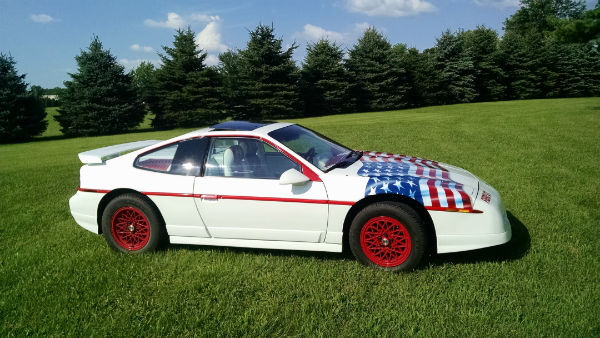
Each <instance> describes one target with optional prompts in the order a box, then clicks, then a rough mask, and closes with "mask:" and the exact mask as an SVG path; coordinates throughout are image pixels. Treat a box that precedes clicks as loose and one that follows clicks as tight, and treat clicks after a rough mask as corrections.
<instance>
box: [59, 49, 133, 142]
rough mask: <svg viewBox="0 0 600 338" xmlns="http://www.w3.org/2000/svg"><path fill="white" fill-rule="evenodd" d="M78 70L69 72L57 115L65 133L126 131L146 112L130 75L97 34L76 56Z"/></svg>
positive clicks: (94, 133) (101, 133) (84, 133)
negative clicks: (69, 79) (105, 48)
mask: <svg viewBox="0 0 600 338" xmlns="http://www.w3.org/2000/svg"><path fill="white" fill-rule="evenodd" d="M75 60H76V61H77V65H78V72H77V73H74V74H69V75H70V76H71V79H72V80H71V81H66V82H65V83H64V84H65V87H66V89H65V91H64V93H63V95H62V96H61V102H62V106H61V108H60V109H59V110H58V112H59V115H57V116H56V117H55V119H56V120H57V121H58V123H59V124H60V126H61V130H62V132H63V134H65V135H69V136H76V135H103V134H113V133H119V132H124V131H126V130H128V129H130V128H132V127H135V126H137V125H138V124H140V122H141V121H142V119H143V118H144V111H143V109H142V107H141V104H140V102H139V100H138V98H137V95H136V91H135V88H134V87H133V86H132V84H131V77H130V76H129V75H127V74H125V73H124V69H123V66H121V65H120V64H118V63H117V60H116V58H115V57H114V56H113V55H112V54H111V53H110V51H108V50H104V49H102V43H101V42H100V40H99V39H98V37H94V39H93V40H92V42H91V43H90V46H89V47H88V49H87V50H86V51H82V52H81V54H80V55H78V56H76V57H75Z"/></svg>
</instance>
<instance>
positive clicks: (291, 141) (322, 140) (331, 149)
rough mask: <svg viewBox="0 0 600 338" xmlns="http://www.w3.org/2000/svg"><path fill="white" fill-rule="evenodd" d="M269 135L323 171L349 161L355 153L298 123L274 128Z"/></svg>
mask: <svg viewBox="0 0 600 338" xmlns="http://www.w3.org/2000/svg"><path fill="white" fill-rule="evenodd" d="M269 136H271V137H272V138H274V139H276V140H277V141H279V142H281V143H283V144H284V145H285V146H286V147H288V148H290V149H291V150H293V151H294V152H295V153H296V154H298V155H300V156H302V157H303V158H304V159H305V160H307V161H308V162H310V163H312V164H313V165H315V166H316V167H317V168H319V169H321V170H323V171H327V170H329V169H331V168H333V167H334V166H336V165H339V164H340V163H342V162H346V161H348V160H349V159H350V158H352V154H354V152H353V151H352V150H350V149H348V148H346V147H344V146H343V145H341V144H339V143H337V142H335V141H332V140H330V139H328V138H327V137H325V136H323V135H320V134H319V133H317V132H314V131H312V130H310V129H306V128H304V127H301V126H298V125H291V126H287V127H283V128H281V129H277V130H274V131H272V132H270V133H269ZM352 162H354V161H352Z"/></svg>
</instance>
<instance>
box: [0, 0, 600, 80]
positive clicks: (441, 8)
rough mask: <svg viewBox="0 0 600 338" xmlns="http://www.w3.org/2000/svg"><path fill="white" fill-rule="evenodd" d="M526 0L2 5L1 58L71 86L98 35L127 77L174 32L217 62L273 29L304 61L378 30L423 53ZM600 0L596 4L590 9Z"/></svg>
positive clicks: (130, 0)
mask: <svg viewBox="0 0 600 338" xmlns="http://www.w3.org/2000/svg"><path fill="white" fill-rule="evenodd" d="M518 3H519V1H518V0H331V1H325V0H324V1H316V0H301V1H295V0H278V1H277V0H255V1H233V0H218V1H213V0H210V1H198V0H196V1H190V0H177V1H159V0H146V1H141V0H121V1H111V0H106V1H98V0H96V1H92V0H77V1H76V0H71V1H66V0H0V52H2V53H10V54H11V55H12V56H13V57H14V58H15V60H16V61H17V69H18V71H19V73H25V74H27V77H26V81H27V82H28V83H30V84H32V85H34V84H35V85H41V86H43V87H54V86H62V82H63V81H65V80H68V79H69V76H68V74H67V73H68V72H75V71H76V69H77V65H76V63H75V60H74V57H75V55H78V54H79V53H80V51H81V49H85V48H86V47H87V46H88V45H89V43H90V41H91V39H92V36H93V35H98V36H99V38H100V40H101V41H102V43H103V44H104V47H105V48H108V49H110V51H111V52H112V53H113V55H115V56H116V57H117V59H118V60H119V62H121V63H122V64H123V65H124V66H125V68H126V70H129V69H131V68H132V67H135V66H136V65H137V64H139V62H141V61H142V60H148V61H151V62H153V63H156V64H158V56H157V52H159V51H161V46H165V45H171V44H172V41H173V34H174V30H175V29H176V28H177V27H186V26H187V25H190V26H191V28H192V30H194V31H195V32H196V33H197V34H198V36H197V43H198V45H199V46H200V47H202V48H203V49H205V50H206V51H207V52H208V53H209V57H208V63H210V64H214V63H216V62H217V55H218V54H219V53H220V52H222V51H225V50H227V49H228V48H233V49H235V48H244V47H245V45H246V42H247V40H248V30H252V29H253V28H254V27H256V25H257V24H258V23H263V24H271V23H273V25H274V27H275V32H276V34H277V35H278V36H280V37H283V39H284V43H285V44H286V45H288V46H289V45H290V44H291V43H293V42H294V41H295V42H296V44H297V45H299V48H298V49H297V50H296V52H295V56H294V57H295V59H296V60H297V61H298V64H300V62H301V61H302V59H303V58H304V55H305V48H306V45H307V43H309V42H311V41H317V40H318V39H319V38H321V37H327V38H329V39H330V40H335V41H337V42H338V44H340V45H342V47H343V48H351V47H352V45H353V44H354V43H356V39H357V38H358V37H359V36H360V35H361V32H362V31H363V30H364V29H365V27H368V26H373V27H375V28H376V29H378V30H379V31H381V32H382V33H383V34H384V35H385V36H386V37H387V38H388V40H389V41H390V42H391V43H392V44H395V43H405V44H407V45H409V46H411V47H416V48H418V49H420V50H422V49H425V48H429V47H432V46H433V45H434V44H435V40H436V38H437V37H439V36H440V34H441V33H442V32H443V31H444V30H446V29H450V30H452V31H454V30H457V29H471V28H475V27H476V26H477V25H481V24H484V25H486V26H488V27H491V28H494V29H496V30H497V31H498V32H500V33H501V31H502V25H503V22H504V20H505V18H506V17H508V16H509V15H511V14H512V13H514V12H515V10H516V9H517V8H518ZM592 3H595V1H588V7H591V4H592Z"/></svg>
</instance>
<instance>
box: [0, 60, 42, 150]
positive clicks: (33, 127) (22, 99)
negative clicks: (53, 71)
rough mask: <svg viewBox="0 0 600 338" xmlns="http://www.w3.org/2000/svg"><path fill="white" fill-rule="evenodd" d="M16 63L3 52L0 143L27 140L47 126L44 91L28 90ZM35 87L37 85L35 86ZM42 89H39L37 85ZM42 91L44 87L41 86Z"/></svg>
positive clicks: (0, 68)
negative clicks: (42, 92)
mask: <svg viewBox="0 0 600 338" xmlns="http://www.w3.org/2000/svg"><path fill="white" fill-rule="evenodd" d="M15 64H16V62H15V60H14V59H13V58H12V57H11V56H9V55H5V54H2V53H0V142H2V143H5V142H13V141H22V140H26V139H28V138H30V137H32V136H35V135H39V134H41V133H42V132H43V131H44V130H46V126H47V124H48V122H47V121H45V120H44V118H45V117H46V112H45V110H44V104H43V102H42V99H41V91H40V90H35V89H34V88H33V87H32V90H31V91H27V83H25V75H24V74H23V75H19V74H17V70H16V69H15ZM34 87H36V86H34ZM38 87H39V86H38ZM40 89H41V87H40Z"/></svg>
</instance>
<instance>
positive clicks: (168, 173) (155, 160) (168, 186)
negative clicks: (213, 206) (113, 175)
mask: <svg viewBox="0 0 600 338" xmlns="http://www.w3.org/2000/svg"><path fill="white" fill-rule="evenodd" d="M208 142H209V140H208V139H205V138H193V139H187V140H181V141H177V142H174V143H171V144H167V145H164V146H162V147H159V148H155V149H152V150H149V151H147V152H145V153H142V154H140V155H139V156H138V157H137V158H136V159H135V162H134V164H133V166H134V168H135V172H134V175H131V176H127V177H124V178H122V179H126V181H124V182H123V183H122V184H121V186H124V187H129V188H132V189H134V190H136V191H140V192H141V193H142V194H144V195H146V196H148V197H149V198H150V199H151V200H152V201H153V202H154V204H156V206H157V207H158V209H159V210H160V212H161V216H162V218H163V219H164V221H165V226H166V230H167V233H168V234H169V236H183V237H209V235H208V232H207V231H206V227H205V226H204V223H203V222H202V219H201V218H200V215H199V213H198V208H197V206H196V204H195V201H194V195H193V192H194V181H195V177H196V176H198V175H199V174H200V172H201V167H202V164H203V161H204V157H205V154H206V151H207V148H208Z"/></svg>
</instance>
